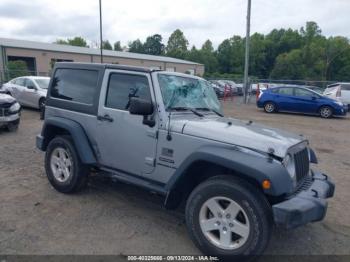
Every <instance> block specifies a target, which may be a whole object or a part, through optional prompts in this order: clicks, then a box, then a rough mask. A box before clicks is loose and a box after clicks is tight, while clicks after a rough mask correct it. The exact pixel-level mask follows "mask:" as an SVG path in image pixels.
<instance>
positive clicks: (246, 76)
mask: <svg viewBox="0 0 350 262" xmlns="http://www.w3.org/2000/svg"><path fill="white" fill-rule="evenodd" d="M250 10H251V0H248V8H247V30H246V37H245V63H244V103H245V104H246V103H247V102H248V88H249V86H248V85H249V81H248V71H249V42H250Z"/></svg>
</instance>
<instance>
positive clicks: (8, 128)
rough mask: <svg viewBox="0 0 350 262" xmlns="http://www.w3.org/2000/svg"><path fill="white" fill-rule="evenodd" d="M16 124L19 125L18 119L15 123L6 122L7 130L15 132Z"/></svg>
mask: <svg viewBox="0 0 350 262" xmlns="http://www.w3.org/2000/svg"><path fill="white" fill-rule="evenodd" d="M18 126H19V120H18V122H16V123H8V124H7V130H8V131H9V132H16V131H17V130H18Z"/></svg>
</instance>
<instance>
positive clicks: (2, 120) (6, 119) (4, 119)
mask: <svg viewBox="0 0 350 262" xmlns="http://www.w3.org/2000/svg"><path fill="white" fill-rule="evenodd" d="M18 120H19V114H18V113H17V114H13V115H9V116H1V117H0V126H6V125H7V124H8V123H12V122H15V121H18Z"/></svg>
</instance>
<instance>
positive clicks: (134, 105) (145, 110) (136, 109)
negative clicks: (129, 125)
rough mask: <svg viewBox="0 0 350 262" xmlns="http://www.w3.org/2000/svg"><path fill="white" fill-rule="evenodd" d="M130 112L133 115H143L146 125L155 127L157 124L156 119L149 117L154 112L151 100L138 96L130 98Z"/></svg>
mask: <svg viewBox="0 0 350 262" xmlns="http://www.w3.org/2000/svg"><path fill="white" fill-rule="evenodd" d="M129 112H130V114H132V115H140V116H143V121H142V123H143V124H144V125H148V126H150V127H154V126H155V124H156V121H155V120H154V119H148V116H149V115H152V114H153V104H152V102H150V101H147V100H144V99H141V98H137V97H132V98H130V105H129Z"/></svg>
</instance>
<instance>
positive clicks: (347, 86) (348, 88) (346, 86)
mask: <svg viewBox="0 0 350 262" xmlns="http://www.w3.org/2000/svg"><path fill="white" fill-rule="evenodd" d="M341 89H342V90H344V91H350V84H342V85H341Z"/></svg>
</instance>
